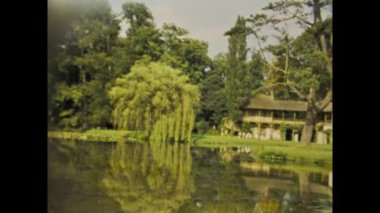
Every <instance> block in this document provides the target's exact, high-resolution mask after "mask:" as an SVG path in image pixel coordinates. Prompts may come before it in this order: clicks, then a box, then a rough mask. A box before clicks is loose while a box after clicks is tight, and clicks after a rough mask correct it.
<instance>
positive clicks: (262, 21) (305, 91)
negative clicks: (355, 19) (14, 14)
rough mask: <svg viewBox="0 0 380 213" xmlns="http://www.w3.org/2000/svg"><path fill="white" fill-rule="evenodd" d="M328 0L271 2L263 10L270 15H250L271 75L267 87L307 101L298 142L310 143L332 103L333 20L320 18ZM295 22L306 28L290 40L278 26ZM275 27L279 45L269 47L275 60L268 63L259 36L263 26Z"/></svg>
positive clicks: (327, 5)
mask: <svg viewBox="0 0 380 213" xmlns="http://www.w3.org/2000/svg"><path fill="white" fill-rule="evenodd" d="M331 3H332V1H329V0H326V1H324V0H312V1H310V0H304V1H295V0H292V1H286V0H281V1H278V2H275V3H270V4H269V5H268V6H267V7H265V8H263V10H269V11H271V12H272V14H273V15H268V14H265V13H263V14H257V15H255V16H253V15H252V16H251V18H250V19H249V21H250V22H251V23H252V31H253V35H254V36H255V37H256V39H257V41H258V44H259V47H260V52H261V54H262V55H263V58H264V59H265V62H266V65H267V68H268V70H270V75H271V76H272V77H273V78H271V79H272V80H271V81H268V82H267V85H266V88H269V89H274V88H279V87H281V88H287V89H288V90H289V91H290V92H292V93H293V94H295V95H297V97H298V99H300V100H305V101H307V112H306V120H305V125H304V127H303V130H302V137H301V141H302V142H303V143H305V144H309V143H310V142H311V140H312V133H313V129H314V128H315V124H316V120H317V117H318V115H319V114H320V113H321V112H322V111H323V109H325V108H326V107H327V106H328V104H329V103H330V102H331V100H332V86H331V80H332V27H331V26H332V19H331V17H330V16H327V18H325V19H323V16H322V11H327V12H330V11H331ZM289 21H295V22H296V23H298V24H299V25H300V26H301V27H303V28H304V29H305V31H304V32H303V33H302V35H301V36H299V37H298V38H296V39H295V40H293V39H291V38H290V37H289V35H288V33H287V31H286V30H285V28H284V27H283V25H282V26H281V24H283V23H285V22H289ZM268 25H270V26H274V29H275V30H277V31H279V32H280V43H279V45H276V46H271V47H269V51H270V52H272V53H273V55H274V56H275V58H276V59H277V60H275V61H269V60H268V59H267V58H266V57H265V53H264V51H265V49H264V47H263V45H262V43H261V42H262V41H265V38H264V37H262V36H260V34H259V33H260V31H261V29H262V27H263V26H268Z"/></svg>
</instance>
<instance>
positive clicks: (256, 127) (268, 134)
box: [239, 95, 332, 144]
mask: <svg viewBox="0 0 380 213" xmlns="http://www.w3.org/2000/svg"><path fill="white" fill-rule="evenodd" d="M306 109H307V102H306V101H288V100H287V101H285V100H275V99H274V98H273V96H266V95H256V96H255V97H254V98H252V99H250V100H249V103H248V104H247V105H246V106H245V107H244V108H243V117H242V120H241V121H242V122H246V123H249V124H250V127H251V133H250V134H249V137H251V138H255V139H260V140H271V139H273V140H287V141H299V140H300V139H301V134H302V127H303V125H304V122H305V120H304V119H305V116H306ZM239 134H240V135H247V134H242V133H239ZM312 141H313V142H316V143H319V144H330V143H332V103H330V104H329V105H328V106H327V107H326V108H325V109H324V110H323V112H322V113H320V115H319V117H318V118H317V123H316V128H315V129H314V131H313V137H312Z"/></svg>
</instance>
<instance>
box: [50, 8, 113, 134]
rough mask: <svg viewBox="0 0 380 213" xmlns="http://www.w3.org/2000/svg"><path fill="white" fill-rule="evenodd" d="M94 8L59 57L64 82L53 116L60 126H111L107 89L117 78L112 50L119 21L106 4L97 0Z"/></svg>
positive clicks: (75, 26)
mask: <svg viewBox="0 0 380 213" xmlns="http://www.w3.org/2000/svg"><path fill="white" fill-rule="evenodd" d="M92 8H93V9H92V10H90V11H88V13H84V14H83V15H82V16H81V18H80V19H78V20H77V21H76V22H74V23H73V27H72V28H71V30H69V31H68V33H67V34H66V37H65V40H64V42H63V43H62V44H61V50H60V52H59V56H58V57H57V61H58V70H59V72H60V73H61V75H62V79H61V81H60V82H59V83H57V84H56V85H57V86H56V89H57V93H56V95H55V96H54V97H55V98H54V112H55V115H53V116H52V117H54V118H55V120H57V121H58V122H59V123H60V125H61V127H74V128H78V127H83V128H87V127H96V126H103V127H104V126H107V125H108V124H111V120H110V117H111V116H110V114H111V110H110V104H109V100H108V96H107V93H106V88H107V86H108V85H107V84H108V83H109V82H110V81H112V80H113V79H114V78H115V74H114V68H113V59H112V47H113V46H114V45H115V43H116V39H117V36H118V32H119V22H118V21H117V20H116V17H115V16H114V15H113V14H112V13H111V8H110V6H109V5H108V3H107V1H96V2H95V3H93V4H92Z"/></svg>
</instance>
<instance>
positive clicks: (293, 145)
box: [193, 135, 332, 165]
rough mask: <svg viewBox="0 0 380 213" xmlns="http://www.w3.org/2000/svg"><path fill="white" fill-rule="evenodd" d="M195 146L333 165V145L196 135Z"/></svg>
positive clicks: (194, 138)
mask: <svg viewBox="0 0 380 213" xmlns="http://www.w3.org/2000/svg"><path fill="white" fill-rule="evenodd" d="M193 145H194V146H198V147H210V148H218V147H236V146H244V147H250V148H252V152H253V153H254V155H256V156H260V157H261V158H267V157H269V158H270V157H271V156H273V157H274V158H275V157H276V156H277V157H283V158H286V160H290V161H296V162H305V163H307V162H313V163H321V164H330V165H331V163H332V145H331V144H328V145H327V144H326V145H325V144H315V143H312V144H310V145H309V146H306V145H305V144H302V143H297V142H289V141H270V140H269V141H260V140H256V139H245V138H238V137H232V136H218V135H194V137H193Z"/></svg>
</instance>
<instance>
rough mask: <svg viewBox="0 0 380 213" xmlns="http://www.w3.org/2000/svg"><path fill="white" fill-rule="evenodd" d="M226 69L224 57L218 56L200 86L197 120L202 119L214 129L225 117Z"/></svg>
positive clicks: (223, 55) (225, 58)
mask: <svg viewBox="0 0 380 213" xmlns="http://www.w3.org/2000/svg"><path fill="white" fill-rule="evenodd" d="M226 68H227V57H226V55H225V54H218V55H217V56H216V57H215V59H214V61H213V66H212V67H211V69H210V70H209V71H208V72H207V73H206V78H205V79H204V80H203V81H202V82H201V84H200V88H201V92H202V98H201V107H200V112H199V114H198V118H199V119H198V120H201V119H204V120H205V121H207V122H208V123H209V124H210V125H211V126H215V127H219V126H220V123H221V121H222V118H224V117H225V116H226V115H227V107H226V94H225V93H226V91H225V78H224V72H225V70H226Z"/></svg>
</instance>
